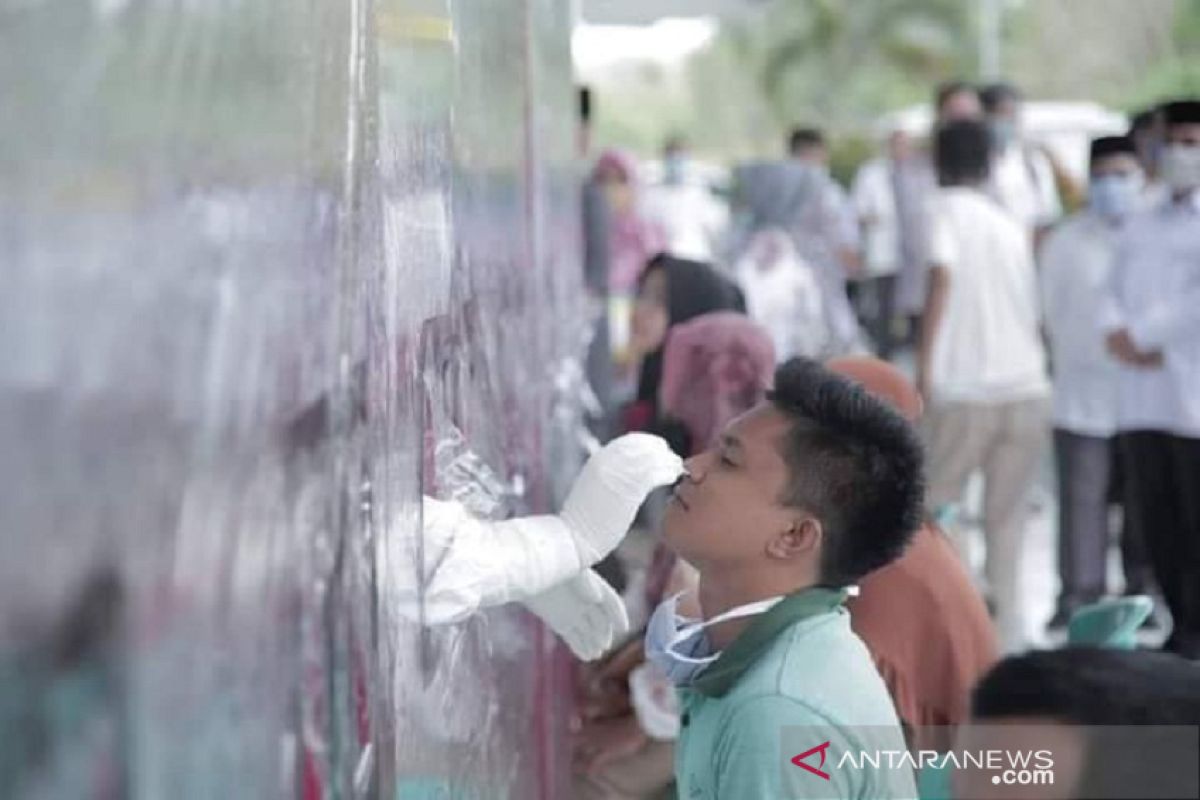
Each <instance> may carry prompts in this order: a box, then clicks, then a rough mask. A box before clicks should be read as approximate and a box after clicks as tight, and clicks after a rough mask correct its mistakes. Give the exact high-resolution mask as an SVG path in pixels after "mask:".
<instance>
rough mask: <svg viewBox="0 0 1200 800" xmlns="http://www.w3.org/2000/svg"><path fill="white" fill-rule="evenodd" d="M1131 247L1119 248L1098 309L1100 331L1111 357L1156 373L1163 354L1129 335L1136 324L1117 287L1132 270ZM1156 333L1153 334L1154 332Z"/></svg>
mask: <svg viewBox="0 0 1200 800" xmlns="http://www.w3.org/2000/svg"><path fill="white" fill-rule="evenodd" d="M1130 255H1131V254H1130V247H1129V245H1128V243H1127V240H1126V239H1122V241H1121V242H1120V243H1119V244H1118V245H1117V251H1116V256H1115V258H1114V260H1113V268H1112V269H1111V270H1110V271H1109V275H1108V280H1107V282H1106V283H1105V286H1104V290H1103V292H1102V295H1101V297H1102V300H1101V304H1100V308H1099V319H1100V323H1099V327H1100V330H1101V332H1102V334H1103V335H1104V346H1105V349H1106V350H1107V351H1108V353H1109V355H1111V356H1112V357H1113V358H1115V359H1116V360H1117V361H1120V362H1121V363H1122V364H1125V365H1126V366H1130V367H1142V368H1146V369H1154V368H1157V367H1161V366H1162V351H1161V350H1158V349H1150V350H1142V349H1140V348H1139V347H1138V344H1137V342H1135V341H1134V338H1133V336H1132V334H1131V333H1130V327H1131V325H1132V324H1133V321H1132V320H1130V319H1128V318H1127V316H1126V314H1125V310H1124V308H1122V306H1121V300H1120V292H1119V289H1118V286H1119V284H1120V279H1121V276H1122V273H1123V271H1124V270H1126V269H1129V263H1128V262H1129V258H1130ZM1152 333H1153V331H1152Z"/></svg>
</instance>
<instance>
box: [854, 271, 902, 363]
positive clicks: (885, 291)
mask: <svg viewBox="0 0 1200 800" xmlns="http://www.w3.org/2000/svg"><path fill="white" fill-rule="evenodd" d="M850 286H852V287H853V290H852V291H851V293H850V299H851V302H853V303H854V311H855V313H856V314H857V316H858V319H859V321H860V322H861V323H862V326H863V328H864V329H865V330H866V332H867V335H868V336H870V337H871V341H872V342H874V343H875V352H876V354H877V355H878V356H879V357H880V358H882V359H888V358H890V357H891V355H892V351H893V350H894V349H895V347H896V341H895V335H894V333H893V332H892V326H893V325H894V324H895V317H896V276H895V275H879V276H877V277H874V278H864V279H862V280H861V281H857V282H855V283H853V284H850Z"/></svg>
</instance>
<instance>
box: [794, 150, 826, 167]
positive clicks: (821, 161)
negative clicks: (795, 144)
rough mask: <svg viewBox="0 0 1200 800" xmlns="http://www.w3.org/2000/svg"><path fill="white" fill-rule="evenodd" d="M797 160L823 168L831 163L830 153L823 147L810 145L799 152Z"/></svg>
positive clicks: (797, 152)
mask: <svg viewBox="0 0 1200 800" xmlns="http://www.w3.org/2000/svg"><path fill="white" fill-rule="evenodd" d="M796 158H798V159H800V160H801V161H805V162H807V163H809V164H816V165H817V166H820V167H823V166H825V165H826V164H828V163H829V152H828V151H827V150H826V149H825V148H824V147H822V146H821V145H817V144H815V145H809V146H807V147H802V148H800V149H799V150H797V151H796Z"/></svg>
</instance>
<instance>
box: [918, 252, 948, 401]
mask: <svg viewBox="0 0 1200 800" xmlns="http://www.w3.org/2000/svg"><path fill="white" fill-rule="evenodd" d="M949 294H950V272H949V270H947V269H946V268H945V267H944V266H941V265H940V264H934V265H932V266H931V267H930V268H929V278H928V281H927V288H926V293H925V313H924V315H923V316H922V318H921V341H920V344H919V345H918V349H917V391H919V392H920V393H921V396H922V397H924V398H925V401H926V402H929V389H930V387H929V380H930V374H929V371H930V367H931V360H932V358H933V346H934V343H935V342H936V341H937V335H938V329H939V328H940V327H941V325H942V317H943V316H945V313H946V298H947V297H948V296H949Z"/></svg>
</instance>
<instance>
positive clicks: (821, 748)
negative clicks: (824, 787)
mask: <svg viewBox="0 0 1200 800" xmlns="http://www.w3.org/2000/svg"><path fill="white" fill-rule="evenodd" d="M828 749H829V742H824V743H822V744H819V745H817V746H816V747H814V748H812V749H811V750H805V751H804V752H803V753H801V754H800V755H798V756H796V757H795V758H793V759H792V763H793V764H795V765H796V766H797V767H799V768H800V769H806V770H808V771H809V772H811V773H812V774H813V775H816V776H818V777H820V778H824V779H825V780H829V773H828V772H825V771H823V770H821V769H819V767H823V766H825V751H826V750H828ZM814 753H820V754H821V763H820V764H818V765H817V766H816V767H813V766H810V765H808V764H805V763H804V759H806V758H808V757H809V756H811V755H812V754H814Z"/></svg>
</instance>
